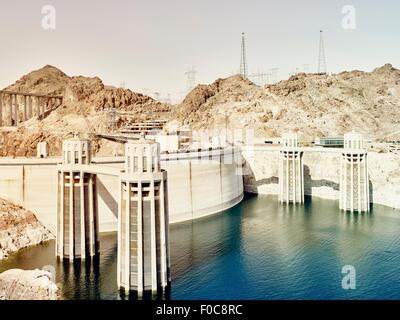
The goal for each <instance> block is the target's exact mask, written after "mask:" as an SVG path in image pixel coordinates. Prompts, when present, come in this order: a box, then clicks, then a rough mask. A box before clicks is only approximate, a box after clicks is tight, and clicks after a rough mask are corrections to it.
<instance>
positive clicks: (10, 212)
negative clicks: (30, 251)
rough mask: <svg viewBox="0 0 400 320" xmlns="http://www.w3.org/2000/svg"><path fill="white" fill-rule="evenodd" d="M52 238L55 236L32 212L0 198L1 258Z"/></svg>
mask: <svg viewBox="0 0 400 320" xmlns="http://www.w3.org/2000/svg"><path fill="white" fill-rule="evenodd" d="M51 239H54V236H53V235H52V234H51V232H50V231H48V230H47V229H46V228H45V227H44V226H43V225H42V224H41V223H40V222H39V221H38V220H37V219H36V217H35V215H34V214H33V213H32V212H30V211H27V210H25V209H23V208H22V207H20V206H17V205H15V204H13V203H11V202H9V201H6V200H4V199H1V198H0V259H3V258H5V257H7V255H8V254H10V253H11V252H14V251H17V250H19V249H21V248H24V247H28V246H32V245H36V244H39V243H42V242H44V241H47V240H51Z"/></svg>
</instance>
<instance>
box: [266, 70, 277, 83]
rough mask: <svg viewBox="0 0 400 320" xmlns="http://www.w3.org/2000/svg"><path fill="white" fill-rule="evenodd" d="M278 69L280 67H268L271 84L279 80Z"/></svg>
mask: <svg viewBox="0 0 400 320" xmlns="http://www.w3.org/2000/svg"><path fill="white" fill-rule="evenodd" d="M278 70H279V68H271V69H268V80H269V81H268V82H269V83H270V84H273V83H276V82H278Z"/></svg>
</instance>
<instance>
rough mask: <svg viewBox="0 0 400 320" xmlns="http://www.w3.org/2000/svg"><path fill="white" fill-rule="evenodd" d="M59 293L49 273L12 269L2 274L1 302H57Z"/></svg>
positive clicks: (0, 285) (0, 282) (0, 283)
mask: <svg viewBox="0 0 400 320" xmlns="http://www.w3.org/2000/svg"><path fill="white" fill-rule="evenodd" d="M57 293H58V287H57V285H56V284H55V283H53V282H52V281H51V274H50V273H49V272H47V271H44V270H38V269H36V270H20V269H11V270H7V271H5V272H3V273H2V274H0V300H56V299H58V295H57Z"/></svg>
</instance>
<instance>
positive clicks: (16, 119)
mask: <svg viewBox="0 0 400 320" xmlns="http://www.w3.org/2000/svg"><path fill="white" fill-rule="evenodd" d="M18 109H19V104H18V95H16V94H14V126H15V127H17V126H18Z"/></svg>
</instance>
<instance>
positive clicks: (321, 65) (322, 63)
mask: <svg viewBox="0 0 400 320" xmlns="http://www.w3.org/2000/svg"><path fill="white" fill-rule="evenodd" d="M319 34H320V38H319V57H318V73H323V74H325V73H326V59H325V47H324V37H323V31H322V30H320V32H319Z"/></svg>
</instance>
